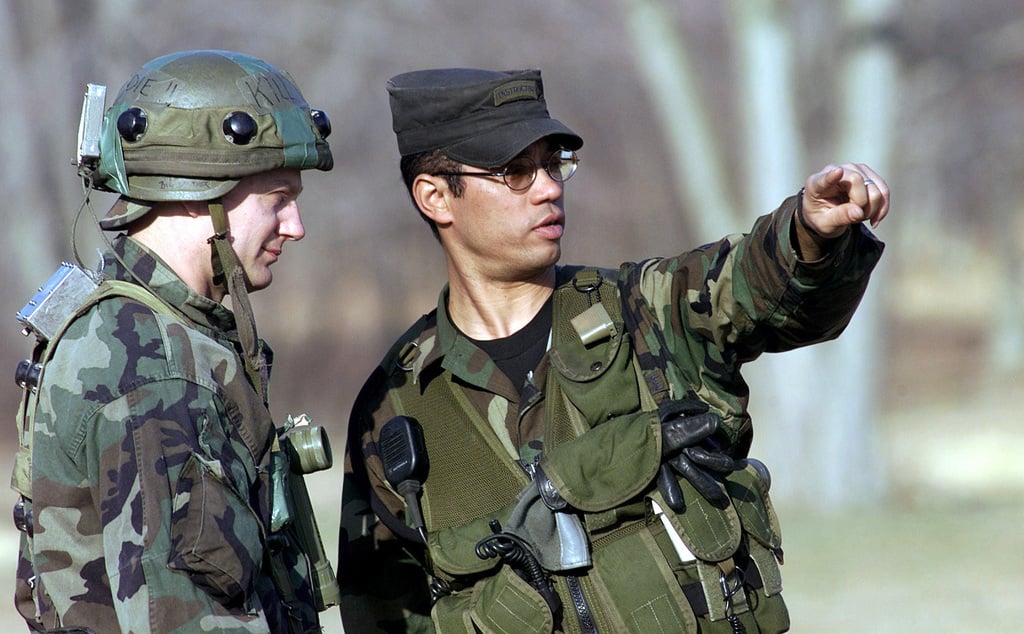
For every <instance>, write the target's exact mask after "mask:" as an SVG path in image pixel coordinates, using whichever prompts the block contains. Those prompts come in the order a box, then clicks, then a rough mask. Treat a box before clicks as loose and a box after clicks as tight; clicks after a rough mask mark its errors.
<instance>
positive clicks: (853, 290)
mask: <svg viewBox="0 0 1024 634" xmlns="http://www.w3.org/2000/svg"><path fill="white" fill-rule="evenodd" d="M388 92H389V94H390V97H391V110H392V115H393V122H394V130H395V133H396V135H397V138H398V147H399V151H400V153H401V156H402V159H401V170H402V175H403V178H404V180H405V183H406V185H407V187H408V190H409V193H410V196H411V197H412V200H413V201H414V203H415V205H416V208H417V210H418V211H419V213H420V214H421V215H422V216H423V218H424V219H425V220H426V221H427V222H428V224H429V225H430V226H431V228H432V230H433V231H434V233H435V235H436V236H437V238H438V240H439V241H440V243H441V246H442V248H443V250H444V253H445V257H446V262H447V268H448V283H447V285H446V286H445V287H444V288H443V289H442V291H441V294H440V298H439V300H438V304H437V307H436V309H435V310H433V311H431V312H430V313H428V314H427V315H425V316H424V317H423V318H421V319H420V320H419V321H418V322H417V323H416V324H415V325H413V326H412V327H411V328H410V329H409V330H408V331H407V332H406V333H405V334H404V335H402V337H401V338H400V339H399V341H397V342H396V343H395V345H394V346H393V347H392V349H391V350H390V351H389V352H388V354H387V355H386V356H385V357H384V359H383V361H382V362H381V364H380V365H379V366H378V367H377V368H376V369H375V371H374V372H373V374H372V375H371V376H370V378H369V379H368V381H367V383H366V385H365V387H364V388H363V390H362V392H361V393H360V396H359V398H358V400H357V402H356V404H355V406H354V408H353V413H352V418H351V421H350V426H349V443H348V448H347V460H346V469H347V471H346V479H345V494H344V502H343V515H342V535H341V537H342V539H341V557H340V563H339V567H340V573H341V574H340V577H339V580H340V581H341V585H342V588H343V595H344V598H343V603H342V618H343V621H344V623H345V625H346V629H347V630H348V631H358V632H371V631H393V630H396V629H397V630H401V631H409V630H412V629H415V628H422V629H416V631H430V630H433V631H438V632H474V631H477V632H587V633H589V632H616V633H619V632H644V633H646V632H652V631H662V632H697V631H700V632H734V631H744V630H745V631H747V632H782V631H786V630H787V629H788V628H789V617H788V613H787V611H786V607H785V604H784V603H783V601H782V597H781V594H780V592H781V587H782V586H781V577H780V574H779V565H780V564H781V562H782V549H781V537H780V534H779V530H778V523H777V521H776V517H775V514H774V511H773V510H772V507H771V504H770V501H769V500H768V496H767V490H768V484H769V477H768V473H767V470H766V469H765V468H764V466H763V465H762V464H761V463H759V462H758V461H756V460H754V459H750V458H748V457H747V451H748V449H749V447H750V440H751V423H750V417H749V415H748V413H747V387H746V384H745V383H744V381H743V378H742V376H741V374H740V368H741V366H742V364H743V363H745V362H747V361H750V360H752V359H754V358H756V357H757V356H758V355H759V354H761V353H762V352H777V351H782V350H788V349H792V348H795V347H798V346H803V345H809V344H813V343H816V342H819V341H824V340H827V339H831V338H834V337H836V336H838V335H839V333H840V332H841V331H842V330H843V328H844V327H845V325H846V324H847V323H848V321H849V319H850V317H851V316H852V314H853V312H854V310H855V309H856V306H857V304H858V302H859V300H860V298H861V296H862V294H863V292H864V289H865V288H866V285H867V281H868V277H869V275H870V272H871V270H872V269H873V267H874V265H875V263H876V262H877V260H878V258H879V257H880V255H881V251H882V244H881V243H880V242H878V241H877V240H876V239H875V238H874V237H873V236H872V234H871V232H870V231H869V230H868V229H867V228H866V227H865V226H864V225H863V224H862V223H863V222H864V221H869V222H871V223H872V224H877V223H878V222H880V221H881V220H882V219H883V218H884V217H885V215H886V214H887V213H888V210H889V192H888V187H887V186H886V184H885V182H884V181H883V180H882V179H881V178H880V177H879V176H878V175H877V174H875V173H874V171H872V170H871V169H870V168H869V167H867V166H866V165H863V164H854V163H848V164H843V165H838V166H835V165H830V166H827V167H825V168H824V169H822V170H821V171H819V172H817V173H815V174H812V175H811V176H809V177H808V178H807V180H806V182H805V184H804V188H803V189H801V190H800V191H799V192H798V193H797V194H796V195H794V196H791V197H789V198H787V199H786V200H785V201H783V203H782V204H781V206H780V207H779V208H778V209H776V210H775V211H774V212H772V213H770V214H768V215H765V216H763V217H761V218H759V219H758V220H757V221H756V222H755V224H754V226H753V228H752V229H751V230H750V232H749V233H748V234H744V235H739V234H736V235H731V236H727V237H726V238H723V239H722V240H720V241H718V242H715V243H713V244H709V245H705V246H703V247H700V248H698V249H695V250H692V251H685V252H683V253H682V254H680V255H678V256H675V257H671V258H651V259H648V260H645V261H643V262H639V263H626V264H623V265H621V266H620V267H618V268H611V269H608V268H597V267H589V266H570V265H563V264H560V263H559V260H560V256H561V245H560V242H561V238H562V235H563V233H564V231H565V219H566V214H565V210H564V205H563V201H564V195H565V190H566V181H568V180H569V179H570V178H571V177H572V175H573V174H574V173H575V171H576V169H577V167H578V166H579V158H578V156H577V151H578V150H579V149H580V148H581V147H582V145H583V141H582V139H581V137H580V136H579V135H578V134H576V133H575V132H574V131H572V130H571V129H570V128H568V127H567V126H566V125H565V124H563V123H561V122H560V121H558V120H556V119H553V118H551V117H550V115H549V114H548V111H547V106H546V103H545V100H544V86H543V83H542V80H541V75H540V72H539V71H537V70H522V71H487V70H476V69H462V68H454V69H439V70H425V71H417V72H410V73H405V74H402V75H398V76H397V77H394V78H392V79H391V80H390V82H389V83H388ZM403 628H408V630H407V629H403Z"/></svg>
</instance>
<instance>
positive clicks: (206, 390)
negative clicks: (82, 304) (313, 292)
mask: <svg viewBox="0 0 1024 634" xmlns="http://www.w3.org/2000/svg"><path fill="white" fill-rule="evenodd" d="M114 245H115V248H116V249H117V250H118V252H119V253H120V255H121V257H122V259H123V260H124V262H125V263H126V264H128V266H130V267H131V270H132V271H133V272H134V274H135V275H139V276H140V277H141V279H142V280H144V281H145V282H146V283H148V284H149V285H150V288H151V289H152V290H154V291H155V292H156V293H157V294H159V295H160V296H161V297H163V298H164V299H165V300H167V301H168V302H169V303H170V304H171V305H172V306H175V307H177V308H178V309H179V310H180V313H181V314H180V316H172V315H166V314H159V313H154V311H153V310H152V309H150V308H148V307H147V306H144V305H142V304H140V303H139V302H137V301H135V300H132V299H127V298H124V297H111V298H109V299H106V300H104V301H101V302H99V303H98V304H96V305H95V306H93V307H92V308H91V309H90V310H89V311H88V312H86V313H85V314H84V315H82V316H81V317H79V318H78V319H77V320H76V321H75V322H74V323H73V324H72V325H71V327H70V328H68V330H67V331H66V333H65V335H64V336H63V337H62V338H61V340H60V342H59V344H58V345H57V347H56V351H55V353H54V356H53V358H52V359H51V360H50V361H49V363H47V365H46V370H45V374H44V377H45V380H44V381H43V383H42V386H41V389H40V395H39V402H38V409H37V413H36V419H35V421H36V427H35V437H34V455H33V468H34V473H35V474H36V477H34V478H33V483H32V484H33V495H34V498H33V508H34V514H35V531H34V536H33V542H34V544H33V548H34V550H35V553H36V559H35V566H36V572H37V574H36V578H35V581H34V582H35V583H37V584H39V588H38V590H39V592H38V595H39V596H40V597H41V605H40V606H39V608H40V610H41V615H40V620H41V622H42V623H43V624H45V625H46V626H47V627H51V628H52V627H56V626H57V625H59V624H60V623H61V622H63V623H64V624H65V625H84V624H91V625H92V627H93V629H94V630H95V631H97V632H101V631H109V629H108V628H109V627H110V624H114V623H117V624H119V625H120V629H121V630H122V631H125V632H128V631H133V632H148V631H151V630H158V631H161V632H235V631H237V632H253V631H271V632H275V631H280V628H282V627H284V625H283V624H284V623H285V622H286V621H285V614H284V611H285V609H286V606H285V605H284V603H283V602H282V599H281V597H280V596H279V595H278V593H277V591H276V590H275V587H274V584H273V581H272V580H271V577H270V572H269V570H268V568H267V566H266V565H265V560H264V556H265V554H267V553H265V552H264V548H265V540H266V537H267V535H268V534H269V526H270V504H271V498H270V494H271V487H270V482H269V478H270V460H271V445H272V439H273V438H274V433H275V427H274V422H273V421H272V420H271V418H270V412H269V411H268V410H267V407H266V405H265V403H264V402H263V400H262V399H261V398H260V397H259V395H258V394H257V393H256V391H255V390H254V389H253V386H252V385H251V384H250V383H249V381H248V379H247V376H246V372H245V368H244V367H243V363H242V360H241V358H240V357H239V353H238V346H239V342H238V335H237V330H236V326H235V318H234V316H233V315H232V313H231V312H230V311H229V310H227V309H226V308H225V307H224V306H223V305H221V304H218V303H217V302H214V301H213V300H211V299H208V298H206V297H203V296H201V295H198V294H197V293H195V292H194V291H192V290H191V289H190V288H189V287H188V286H186V285H185V283H184V282H182V281H181V280H180V279H179V278H178V277H177V276H176V275H175V274H174V272H173V271H171V270H170V269H168V268H167V267H166V266H165V265H164V264H162V263H161V262H160V260H158V259H157V258H156V257H154V256H153V255H152V254H151V253H149V252H148V251H147V250H146V249H144V248H143V247H142V246H141V245H139V244H138V243H137V242H134V241H133V240H131V239H130V238H126V237H123V236H121V237H118V238H116V239H115V242H114ZM105 261H106V267H105V269H104V271H103V272H104V274H105V275H106V276H108V277H109V278H111V279H118V280H125V281H129V282H134V278H133V277H132V276H130V275H128V274H127V273H126V271H125V270H124V269H123V268H122V267H121V265H120V263H119V262H118V261H117V260H116V259H115V258H113V257H112V256H110V255H109V254H108V255H107V257H106V258H105ZM264 353H265V355H266V356H267V358H268V361H269V360H270V356H271V353H270V350H269V349H266V348H264ZM182 421H190V422H191V423H192V424H189V425H183V424H182ZM57 500H60V501H61V503H60V504H57V505H55V504H54V502H52V501H57ZM27 546H28V540H27V536H23V539H22V549H23V552H22V557H21V562H20V565H19V575H18V593H17V597H18V600H17V603H18V608H19V610H20V611H21V612H22V614H23V615H24V616H25V617H26V618H32V617H33V616H34V614H35V609H36V608H35V606H34V605H33V603H32V596H31V591H30V588H29V582H30V576H31V575H32V568H31V566H30V564H29V559H28V557H27V553H25V552H24V549H25V548H27ZM69 573H70V574H69ZM306 574H308V573H306ZM72 575H74V576H75V577H78V578H79V579H80V582H79V583H78V584H70V583H69V582H68V579H70V578H72ZM299 588H300V589H301V590H300V591H301V593H302V595H303V596H300V597H299V601H296V602H295V607H296V609H303V606H306V609H307V611H309V612H310V613H309V614H306V616H305V620H306V622H307V623H308V624H309V626H310V627H311V628H312V627H313V624H315V623H316V614H315V611H312V608H311V607H310V606H312V599H311V597H309V596H308V593H309V584H308V579H307V580H306V581H305V583H303V584H300V585H299ZM251 589H255V591H254V592H253V591H252V590H251ZM58 615H61V617H60V618H61V620H58ZM105 624H106V625H105Z"/></svg>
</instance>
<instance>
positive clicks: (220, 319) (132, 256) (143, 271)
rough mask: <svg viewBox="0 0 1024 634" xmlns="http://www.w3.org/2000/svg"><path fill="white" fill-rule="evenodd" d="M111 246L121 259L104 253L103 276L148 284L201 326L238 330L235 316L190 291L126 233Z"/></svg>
mask: <svg viewBox="0 0 1024 634" xmlns="http://www.w3.org/2000/svg"><path fill="white" fill-rule="evenodd" d="M111 246H112V247H113V251H114V253H115V254H117V256H119V258H120V260H119V259H118V257H115V256H114V255H113V254H111V253H109V252H108V253H105V254H104V256H103V262H102V273H103V275H104V276H106V277H108V278H111V279H116V280H124V281H126V282H132V283H134V284H140V283H141V284H143V285H145V286H146V287H147V288H148V289H149V290H150V291H152V292H153V293H154V294H156V295H158V296H160V297H161V298H163V299H164V300H166V301H167V302H169V303H170V304H171V305H172V306H175V307H177V308H178V309H179V310H180V311H181V312H182V313H183V314H184V315H185V316H186V317H187V318H188V319H189V320H190V321H192V322H194V323H196V324H197V325H199V326H205V327H207V328H210V329H212V330H215V331H218V332H223V333H226V332H231V331H233V330H235V317H234V315H233V314H232V312H231V311H230V310H228V309H227V308H226V307H225V306H224V305H223V304H220V303H218V302H215V301H213V300H212V299H210V298H209V297H205V296H203V295H200V294H199V293H197V292H195V291H194V290H192V289H191V288H189V287H188V285H187V284H185V282H184V281H182V279H181V278H180V277H178V275H177V274H176V273H175V272H174V270H173V269H171V268H170V267H169V266H168V265H167V264H166V263H165V262H164V261H163V260H162V259H160V256H158V255H157V254H155V253H153V252H152V251H150V250H149V249H147V248H146V247H145V246H143V245H142V244H140V243H139V242H137V241H135V240H133V239H131V238H129V237H127V236H126V235H124V234H121V235H118V236H116V237H115V238H114V239H113V240H112V241H111ZM125 267H128V268H127V269H126V268H125Z"/></svg>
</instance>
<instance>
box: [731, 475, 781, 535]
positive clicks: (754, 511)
mask: <svg viewBox="0 0 1024 634" xmlns="http://www.w3.org/2000/svg"><path fill="white" fill-rule="evenodd" d="M725 487H726V490H727V491H728V492H729V497H730V498H732V503H733V506H734V507H735V508H736V513H737V514H738V515H739V518H740V522H742V524H743V530H745V531H746V532H748V533H750V534H751V535H752V536H753V537H754V539H756V540H757V541H759V542H761V544H762V545H763V546H764V547H765V548H768V549H769V550H771V551H773V552H775V551H778V550H780V549H781V548H782V531H781V529H780V526H779V519H778V516H777V515H776V514H775V509H774V507H773V506H772V503H771V500H770V499H769V498H768V484H767V483H766V482H765V481H764V479H763V478H762V477H761V476H760V474H758V472H757V470H756V469H755V468H754V467H753V466H752V465H751V464H750V463H749V462H748V463H747V464H746V466H744V468H743V469H739V470H737V471H733V472H732V473H731V474H729V476H728V477H727V478H726V484H725Z"/></svg>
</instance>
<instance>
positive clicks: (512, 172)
mask: <svg viewBox="0 0 1024 634" xmlns="http://www.w3.org/2000/svg"><path fill="white" fill-rule="evenodd" d="M579 165H580V157H578V156H576V152H574V151H572V150H566V149H558V150H555V151H554V152H552V153H551V154H550V155H549V156H548V157H547V158H546V159H545V160H544V161H543V162H542V163H541V164H540V165H537V161H534V160H533V159H532V158H530V157H529V156H517V157H515V158H514V159H512V160H511V161H509V162H508V163H507V164H506V165H505V167H503V168H501V169H500V170H494V171H492V172H437V173H435V174H434V176H489V177H491V178H498V177H501V180H503V181H505V186H506V187H508V188H509V189H511V190H512V191H514V192H524V191H526V190H527V189H530V186H531V185H533V181H535V180H537V168H538V167H543V168H544V171H545V172H547V174H548V176H550V177H551V179H552V180H554V181H555V182H558V183H564V182H565V181H567V180H569V179H570V178H572V175H573V174H575V173H576V168H577V167H579Z"/></svg>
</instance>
